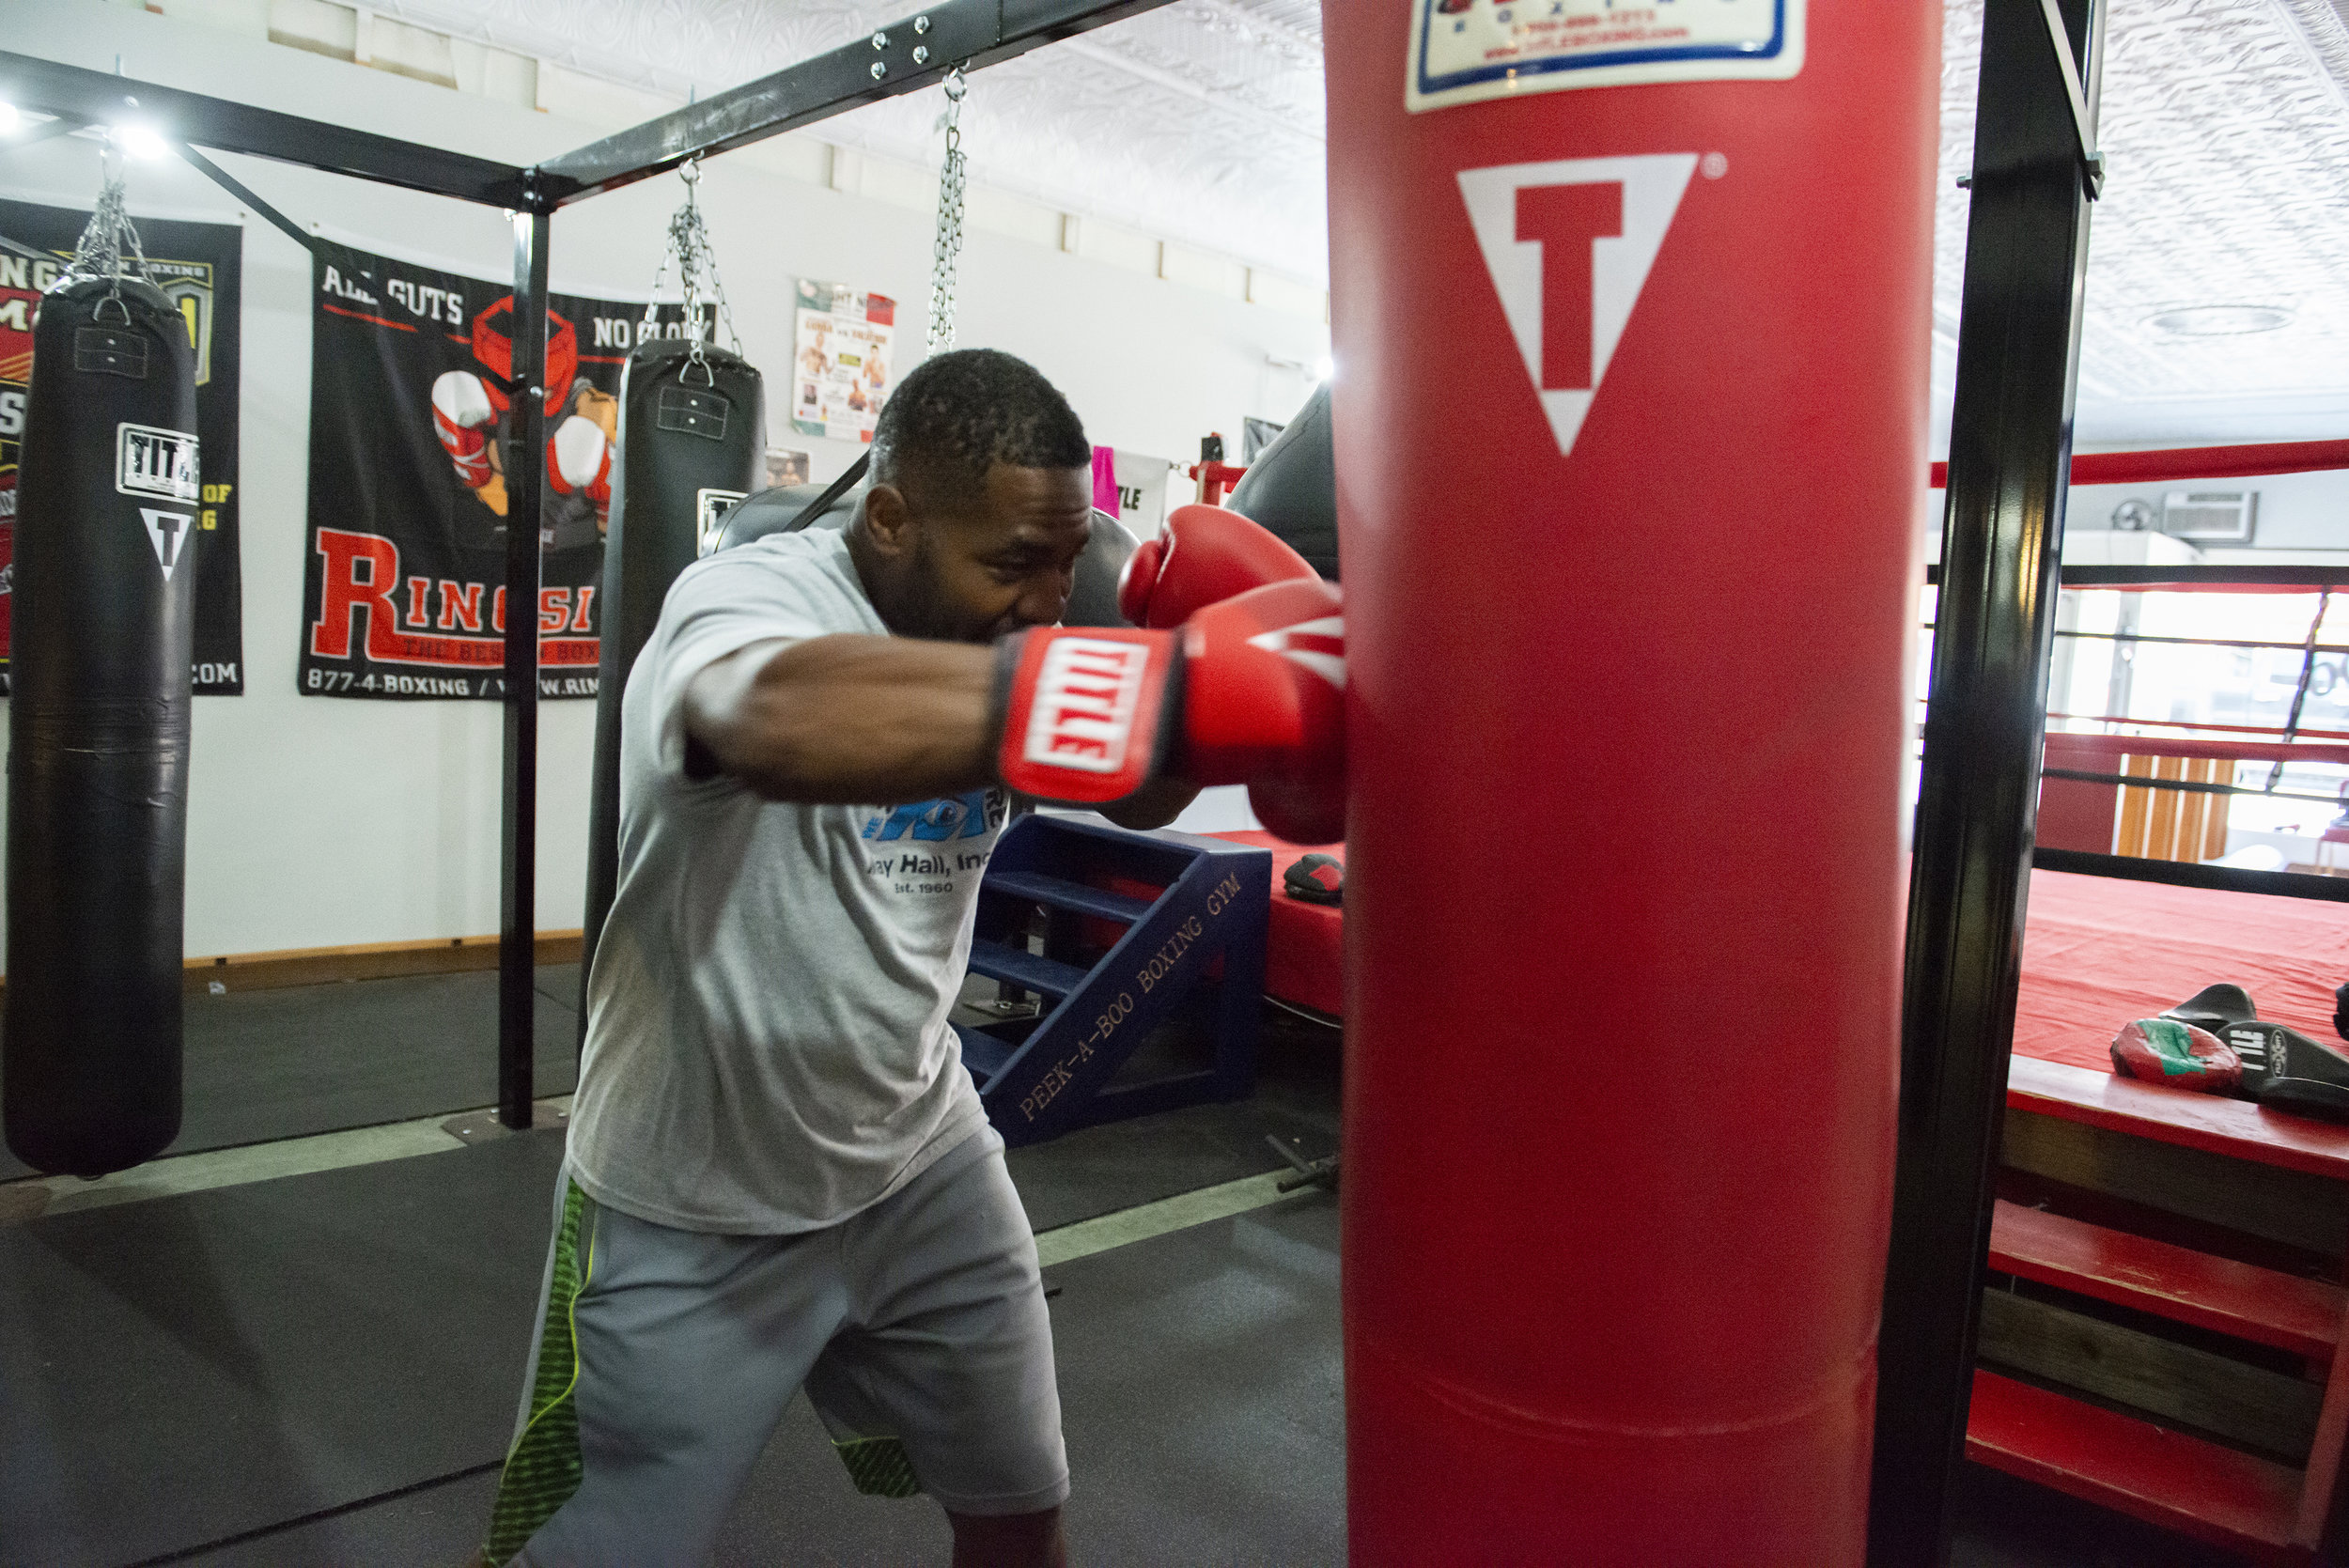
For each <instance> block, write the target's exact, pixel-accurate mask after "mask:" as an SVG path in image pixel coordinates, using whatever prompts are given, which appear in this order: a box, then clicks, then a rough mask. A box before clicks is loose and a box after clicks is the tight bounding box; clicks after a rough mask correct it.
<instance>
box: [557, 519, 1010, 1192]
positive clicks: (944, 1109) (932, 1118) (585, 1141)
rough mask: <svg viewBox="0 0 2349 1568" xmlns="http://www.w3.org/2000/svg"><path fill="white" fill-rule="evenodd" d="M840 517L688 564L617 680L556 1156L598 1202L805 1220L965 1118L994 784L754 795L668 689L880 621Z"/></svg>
mask: <svg viewBox="0 0 2349 1568" xmlns="http://www.w3.org/2000/svg"><path fill="white" fill-rule="evenodd" d="M887 631H888V628H887V627H885V626H883V625H882V624H881V620H880V617H879V614H877V613H875V612H874V610H873V606H872V602H871V601H870V600H869V599H867V598H865V597H864V589H863V585H862V583H860V582H859V581H858V579H857V574H856V567H855V566H854V565H853V564H852V563H851V562H850V560H849V558H848V543H847V540H846V538H845V536H843V535H841V534H839V533H836V532H833V531H832V530H829V529H810V530H808V531H807V532H805V533H801V534H777V535H770V536H768V537H766V538H763V539H759V540H756V541H754V542H753V543H751V544H746V545H740V546H738V547H736V548H734V549H731V550H728V551H723V552H722V553H720V554H717V555H713V556H711V557H710V558H709V559H708V560H706V561H697V562H695V563H694V564H693V565H692V566H690V567H686V568H685V570H684V571H683V572H682V573H680V574H679V575H678V577H677V582H676V584H675V585H674V586H672V587H671V588H670V590H669V597H668V599H667V602H666V603H664V604H663V605H662V606H661V624H660V625H659V626H658V627H657V628H656V629H654V631H653V634H652V637H651V639H650V640H649V641H647V642H646V644H645V648H644V651H643V652H642V653H641V654H640V655H638V657H637V660H636V667H635V669H634V671H633V672H632V673H631V674H630V676H629V682H628V690H627V692H626V695H625V696H624V697H623V699H622V702H621V722H620V859H619V883H618V889H617V891H616V893H614V898H613V901H612V912H611V914H610V915H609V916H608V917H607V918H606V921H605V924H604V927H603V935H602V937H601V939H600V940H599V945H598V947H597V950H596V957H595V968H594V970H593V972H592V974H591V977H590V979H589V983H588V1025H587V1048H586V1054H585V1056H584V1058H583V1060H582V1062H581V1063H580V1075H579V1094H578V1096H577V1098H576V1099H575V1100H574V1101H573V1102H572V1110H571V1128H570V1160H571V1166H572V1170H573V1173H574V1175H575V1176H576V1178H577V1180H578V1182H579V1185H580V1186H581V1187H582V1188H584V1189H585V1190H586V1192H587V1194H588V1195H589V1196H590V1197H592V1198H594V1199H595V1200H596V1201H597V1202H598V1203H606V1204H609V1205H610V1206H611V1207H613V1208H615V1209H619V1210H621V1211H622V1212H624V1213H627V1214H632V1215H634V1216H636V1217H637V1218H638V1219H649V1220H652V1221H654V1222H655V1223H658V1224H663V1225H673V1226H677V1227H680V1228H682V1229H686V1230H693V1231H711V1232H721V1233H727V1234H788V1233H791V1232H795V1231H805V1230H812V1229H814V1228H816V1227H817V1226H820V1225H829V1224H832V1222H834V1221H836V1220H839V1219H844V1218H846V1217H847V1216H848V1215H851V1214H854V1213H855V1212H856V1211H857V1210H859V1209H861V1208H863V1207H864V1206H865V1205H867V1204H869V1203H874V1202H876V1201H877V1200H879V1199H880V1198H883V1197H886V1196H887V1195H888V1194H889V1193H891V1192H894V1191H895V1190H896V1189H897V1188H899V1187H902V1186H903V1185H904V1184H905V1183H907V1182H909V1181H910V1180H911V1179H912V1178H913V1177H914V1176H915V1175H916V1174H918V1173H919V1172H921V1171H922V1170H923V1169H924V1168H926V1166H927V1165H928V1164H929V1162H930V1161H931V1160H933V1159H935V1158H937V1157H939V1156H940V1155H941V1154H943V1153H945V1152H946V1151H947V1150H948V1149H949V1148H951V1147H953V1145H954V1144H955V1143H956V1142H957V1141H960V1140H961V1139H962V1138H963V1137H964V1136H966V1135H967V1134H969V1133H970V1132H972V1131H973V1130H975V1129H976V1128H977V1127H978V1126H981V1125H982V1124H983V1123H984V1122H985V1120H986V1115H985V1112H984V1111H983V1110H982V1109H981V1107H980V1105H979V1096H978V1092H977V1090H976V1089H975V1088H973V1087H972V1082H971V1076H970V1074H969V1073H968V1072H966V1071H964V1069H963V1066H962V1058H961V1052H960V1050H959V1048H958V1047H957V1043H956V1040H955V1035H954V1032H953V1031H952V1030H951V1029H950V1028H948V1027H947V1023H946V1014H947V1011H948V1010H949V1009H950V1008H951V1007H952V1006H953V1005H954V1001H955V997H956V995H957V991H958V990H959V989H960V986H961V983H962V976H963V970H964V968H965V966H966V965H967V963H968V961H969V959H970V955H971V926H972V913H973V910H974V909H975V908H976V906H977V903H978V887H979V877H980V874H981V872H982V870H983V869H984V867H985V866H986V864H987V859H988V855H989V854H990V853H991V852H992V851H993V849H994V847H995V839H996V836H997V834H999V833H1000V832H1001V831H1003V815H1004V808H1005V803H1006V801H1005V796H1004V794H1003V791H1002V790H1000V789H985V790H974V791H972V793H970V794H968V795H964V796H961V797H958V798H955V799H948V800H923V801H916V802H913V803H911V804H908V805H894V806H892V805H878V806H803V805H788V804H782V803H777V802H774V801H769V800H761V799H759V798H758V797H757V796H755V795H754V794H752V793H751V792H750V791H749V790H748V789H745V788H744V787H743V786H742V785H741V784H738V783H736V782H735V781H734V780H732V779H730V778H723V777H721V778H717V779H711V780H708V781H705V782H695V781H692V780H689V779H688V778H687V777H686V776H685V770H684V762H685V706H684V702H685V689H686V687H687V685H688V684H689V683H691V682H692V678H693V677H694V676H695V675H699V674H700V673H701V672H702V671H703V670H705V669H707V668H708V666H709V665H710V664H711V663H712V662H713V661H714V660H719V659H723V658H724V657H725V656H726V655H728V654H730V653H734V652H737V651H739V650H740V649H742V648H744V647H747V646H749V645H750V644H754V643H774V642H784V641H789V640H794V639H800V638H808V637H821V636H824V635H827V634H829V633H833V632H873V633H879V634H886V632H887Z"/></svg>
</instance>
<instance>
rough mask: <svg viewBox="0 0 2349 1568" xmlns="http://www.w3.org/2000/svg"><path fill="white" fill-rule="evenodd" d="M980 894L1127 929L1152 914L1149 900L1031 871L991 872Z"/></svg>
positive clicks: (981, 887)
mask: <svg viewBox="0 0 2349 1568" xmlns="http://www.w3.org/2000/svg"><path fill="white" fill-rule="evenodd" d="M980 891H981V892H983V893H1005V894H1008V895H1010V896H1011V897H1014V898H1025V899H1028V900H1030V901H1032V902H1034V903H1037V904H1049V905H1050V906H1051V907H1052V908H1056V909H1077V910H1081V911H1082V912H1083V913H1085V914H1088V915H1099V916H1100V917H1101V918H1102V919H1103V920H1114V921H1119V922H1122V923H1123V924H1128V925H1131V924H1133V923H1134V922H1136V921H1138V920H1140V919H1141V918H1142V917H1143V915H1146V914H1148V913H1149V912H1150V900H1148V899H1146V898H1134V897H1131V896H1129V895H1128V894H1126V893H1112V892H1111V891H1110V890H1109V889H1107V888H1094V887H1087V886H1086V885H1085V884H1084V883H1082V882H1071V881H1066V880H1065V879H1063V878H1061V877H1045V876H1040V875H1038V874H1037V873H1035V872H1032V871H990V872H988V874H987V879H986V881H984V882H982V883H981V884H980Z"/></svg>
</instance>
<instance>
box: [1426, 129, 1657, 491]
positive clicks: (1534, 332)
mask: <svg viewBox="0 0 2349 1568" xmlns="http://www.w3.org/2000/svg"><path fill="white" fill-rule="evenodd" d="M1696 166H1697V155H1696V154H1695V153H1693V152H1663V153H1651V154H1647V155H1644V156H1641V157H1634V158H1569V159H1564V160H1561V161H1560V162H1557V163H1510V164H1505V165H1503V166H1501V167H1499V168H1490V169H1462V170H1461V171H1460V174H1459V180H1460V196H1461V199H1462V200H1463V201H1465V202H1466V203H1467V204H1468V214H1469V224H1470V226H1471V227H1472V228H1473V229H1474V230H1475V231H1476V245H1477V248H1478V249H1479V250H1480V251H1482V252H1483V253H1484V256H1485V267H1486V271H1487V272H1490V273H1491V274H1492V280H1493V291H1494V292H1495V293H1496V294H1498V295H1500V296H1501V315H1502V316H1503V317H1505V318H1507V319H1508V322H1509V333H1510V335H1511V336H1513V337H1515V338H1516V339H1517V352H1518V353H1519V354H1520V355H1522V356H1523V357H1524V360H1525V369H1526V374H1527V375H1529V376H1531V377H1532V380H1533V390H1534V392H1535V394H1536V395H1537V396H1539V397H1540V398H1541V403H1542V411H1543V413H1545V414H1546V415H1548V419H1549V427H1550V429H1551V430H1553V431H1554V432H1556V434H1557V437H1558V450H1559V451H1560V452H1561V453H1566V452H1571V451H1573V450H1574V442H1575V438H1576V437H1577V436H1579V435H1580V434H1581V432H1582V421H1583V420H1584V419H1585V418H1587V417H1588V416H1589V414H1590V411H1591V403H1592V401H1593V399H1595V397H1596V396H1598V389H1599V385H1600V383H1601V382H1602V381H1604V380H1606V379H1607V366H1608V365H1609V364H1610V362H1611V361H1612V360H1613V359H1614V357H1615V346H1616V345H1617V344H1619V343H1621V342H1622V341H1623V333H1624V328H1625V327H1626V325H1628V324H1629V322H1630V320H1631V310H1632V307H1633V306H1634V305H1636V304H1638V303H1639V302H1640V291H1641V289H1642V288H1644V287H1647V275H1648V272H1649V270H1650V269H1651V268H1653V267H1654V266H1655V265H1656V257H1657V253H1658V252H1659V251H1661V250H1662V249H1663V248H1664V235H1665V233H1666V231H1667V230H1669V229H1670V228H1671V227H1672V217H1673V215H1674V214H1675V213H1677V212H1678V211H1679V210H1680V198H1681V196H1682V194H1684V193H1686V192H1687V190H1688V177H1689V176H1690V175H1691V174H1693V173H1695V172H1696Z"/></svg>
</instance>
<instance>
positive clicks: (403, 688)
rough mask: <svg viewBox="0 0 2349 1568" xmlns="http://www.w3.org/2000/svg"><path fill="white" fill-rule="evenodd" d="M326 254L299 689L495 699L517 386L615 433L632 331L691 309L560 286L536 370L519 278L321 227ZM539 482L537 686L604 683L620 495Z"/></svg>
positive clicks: (556, 424) (556, 418)
mask: <svg viewBox="0 0 2349 1568" xmlns="http://www.w3.org/2000/svg"><path fill="white" fill-rule="evenodd" d="M315 255H316V259H315V260H314V262H313V263H312V268H311V274H312V300H313V303H314V306H315V308H314V309H313V311H312V318H313V334H314V335H313V348H312V372H311V398H310V523H309V546H310V548H309V555H308V560H307V570H306V575H305V579H304V586H303V617H302V654H301V673H300V676H299V679H300V682H301V689H302V691H303V692H304V693H305V694H308V695H315V696H333V697H363V698H365V697H372V698H380V699H390V700H393V701H401V700H414V699H418V698H450V697H463V698H474V699H487V700H490V701H495V700H497V699H499V698H502V697H504V696H505V694H506V679H505V675H504V673H503V672H504V665H505V660H506V650H505V642H504V639H505V634H506V619H507V616H508V614H509V613H510V611H509V607H508V606H507V605H506V589H505V586H504V584H505V581H506V529H507V528H508V527H509V526H511V525H512V523H513V522H514V519H513V518H512V517H511V516H510V508H509V507H508V505H507V500H506V474H505V463H506V450H505V446H506V442H505V437H506V427H507V424H506V422H507V417H508V414H509V412H510V411H511V409H512V407H513V403H514V399H515V397H516V396H517V393H518V390H519V389H521V388H525V387H528V386H530V385H532V384H534V383H536V384H543V385H544V386H545V387H546V388H547V417H546V430H547V435H548V437H549V439H550V440H552V437H553V435H554V433H555V432H556V431H557V430H558V429H560V428H561V427H563V424H564V422H565V421H566V420H570V419H583V420H587V421H589V422H591V423H593V424H595V425H597V426H599V427H600V428H601V429H602V431H603V434H604V437H605V439H606V440H607V441H616V439H617V436H618V424H619V411H620V408H619V400H618V396H617V395H618V392H619V385H620V367H621V365H623V363H624V362H625V361H626V360H627V357H628V352H629V349H630V348H632V347H633V346H634V345H635V344H636V343H637V342H638V340H639V339H640V337H642V336H643V335H645V334H646V333H647V332H648V331H659V332H661V333H662V334H666V335H670V336H676V335H677V334H680V333H681V332H682V330H683V315H682V312H681V310H680V308H679V307H677V306H676V305H668V306H664V307H662V308H661V311H660V312H659V313H658V316H657V318H656V324H655V326H654V327H653V328H651V329H647V328H646V325H645V307H644V306H643V305H642V304H627V303H621V302H618V301H613V300H590V299H583V298H580V297H578V296H576V295H568V294H555V295H551V296H550V297H549V300H548V304H549V309H548V321H547V365H546V378H545V380H544V381H543V383H537V379H536V378H533V377H529V376H526V375H519V374H517V373H516V370H515V366H514V364H513V338H512V333H513V292H512V289H511V288H510V287H508V286H507V285H505V284H500V283H488V282H484V281H482V280H481V279H479V278H469V277H462V276H459V275H458V274H456V273H453V272H434V271H432V270H431V269H429V268H426V267H417V266H412V265H410V264H408V263H407V262H403V261H394V260H392V259H390V258H388V257H385V256H372V255H369V254H367V253H366V252H365V251H355V250H351V249H349V248H348V247H345V246H340V245H334V244H328V243H323V242H321V243H319V245H317V246H316V247H315ZM436 392H437V395H438V396H436ZM436 406H437V408H438V409H439V413H438V415H437V418H438V419H439V420H440V422H441V423H442V424H443V425H446V426H447V427H449V428H450V431H451V435H450V441H451V442H452V443H453V444H443V437H442V434H441V433H440V432H439V431H438V430H437V429H436V427H435V421H436V412H435V410H436ZM476 435H477V436H479V437H480V438H483V442H486V444H483V443H482V442H474V441H473V440H471V439H470V438H471V437H473V436H476ZM469 447H470V448H471V451H470V454H469V455H468V456H459V455H458V454H459V453H464V452H466V449H467V448H469ZM541 494H542V501H541V505H540V506H539V515H538V517H537V519H535V521H536V523H537V528H538V544H539V550H540V551H541V552H542V553H541V557H540V563H541V564H540V567H539V584H540V585H539V590H538V602H537V604H536V605H533V606H530V607H528V610H527V613H530V614H532V615H534V616H535V617H536V619H537V629H538V694H539V695H540V696H542V697H592V696H594V695H595V694H596V651H597V649H596V638H597V632H598V628H599V623H600V616H599V613H598V606H597V604H596V597H597V593H598V591H599V586H600V584H601V583H602V582H603V536H604V529H605V526H606V524H607V521H608V514H609V505H608V503H607V504H603V505H599V504H597V503H595V502H592V501H590V500H589V499H588V498H587V497H586V496H585V495H583V494H580V493H577V492H569V493H566V492H564V491H561V490H558V489H556V487H555V486H553V485H552V484H548V485H545V486H542V487H541Z"/></svg>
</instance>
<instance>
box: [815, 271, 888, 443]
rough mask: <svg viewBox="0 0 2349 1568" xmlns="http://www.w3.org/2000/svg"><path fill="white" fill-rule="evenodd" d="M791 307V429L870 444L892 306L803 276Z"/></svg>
mask: <svg viewBox="0 0 2349 1568" xmlns="http://www.w3.org/2000/svg"><path fill="white" fill-rule="evenodd" d="M795 305H796V308H795V309H794V311H793V312H792V350H793V357H792V376H791V428H792V429H793V430H795V431H797V432H798V433H799V434H801V435H803V436H828V437H830V438H831V439H832V440H833V441H871V440H872V439H873V423H874V421H875V420H877V419H879V417H880V406H881V399H883V398H884V397H886V396H889V363H890V348H891V340H892V339H893V338H894V336H895V335H896V331H897V326H896V323H897V303H896V302H895V301H894V300H892V299H891V298H890V297H889V296H888V295H886V294H864V293H860V292H858V291H857V290H856V289H853V288H850V287H848V286H847V285H846V284H838V283H816V282H812V281H810V280H809V279H807V278H801V279H800V280H799V297H798V299H797V301H796V302H795Z"/></svg>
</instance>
